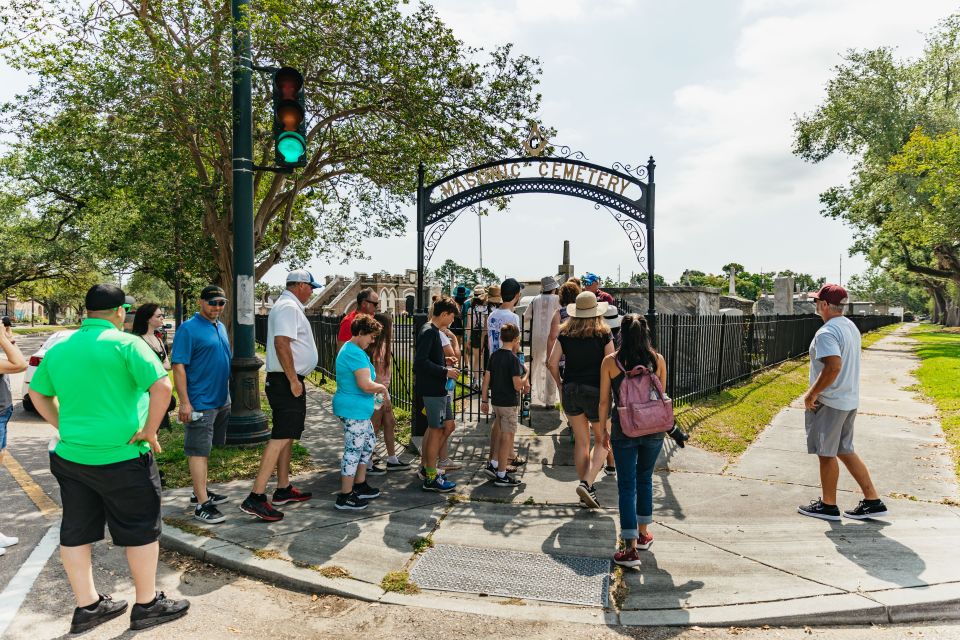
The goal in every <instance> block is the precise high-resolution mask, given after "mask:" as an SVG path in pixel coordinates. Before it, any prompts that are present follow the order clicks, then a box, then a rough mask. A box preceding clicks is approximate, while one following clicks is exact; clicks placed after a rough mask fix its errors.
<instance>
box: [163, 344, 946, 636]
mask: <svg viewBox="0 0 960 640" xmlns="http://www.w3.org/2000/svg"><path fill="white" fill-rule="evenodd" d="M915 366H916V358H915V357H914V356H913V354H912V352H911V346H910V341H909V338H907V337H906V329H905V328H901V329H899V330H897V331H896V332H895V333H894V334H893V335H891V336H890V337H888V338H885V339H884V340H881V341H880V342H878V343H877V344H875V345H874V346H873V347H871V348H870V349H869V350H867V351H866V352H865V354H864V359H863V385H862V404H861V411H860V414H861V415H860V417H859V418H858V421H857V437H856V444H857V447H858V450H859V451H860V452H861V454H862V455H863V457H864V460H865V461H866V463H867V464H868V466H869V467H870V469H871V472H872V474H873V476H874V480H875V482H876V484H877V486H878V487H879V488H880V491H881V493H882V494H883V496H884V500H885V501H886V502H887V505H888V506H889V507H890V510H891V512H892V515H891V516H890V518H889V520H885V521H863V522H860V521H853V520H844V521H843V522H834V523H828V522H824V521H820V520H814V519H811V518H805V517H802V516H800V515H798V514H797V513H796V507H797V505H799V504H801V503H807V502H809V500H810V499H812V498H815V497H817V496H818V495H819V489H818V478H817V465H816V460H815V459H814V458H813V457H812V456H809V455H807V454H806V452H805V441H804V437H803V426H802V425H803V412H802V406H801V405H800V404H799V402H795V403H794V405H793V406H791V407H788V408H786V409H784V410H783V411H781V412H780V414H779V415H777V416H776V418H775V419H774V420H773V421H772V423H771V425H770V426H769V427H768V428H767V429H766V431H765V432H764V433H763V434H762V436H761V437H760V438H759V439H758V440H757V441H756V442H755V443H754V444H753V446H751V447H750V448H749V449H748V450H747V452H746V453H745V454H744V455H743V456H742V457H741V458H740V459H739V460H736V461H734V462H733V463H731V462H730V461H729V460H727V459H726V458H725V457H721V456H718V455H716V454H712V453H710V452H707V451H702V450H698V449H696V448H693V447H689V446H688V447H687V448H686V449H683V450H679V449H676V448H675V447H674V446H673V444H672V442H670V443H669V445H667V446H665V450H664V453H663V455H662V457H661V461H660V462H661V464H660V468H659V469H658V472H657V478H656V479H655V484H654V488H655V496H654V502H655V504H654V517H655V518H656V524H655V525H654V526H653V527H652V528H651V532H652V533H653V534H654V536H655V537H656V543H655V544H654V546H653V547H652V548H651V550H650V551H648V552H644V553H643V556H642V557H643V566H642V567H640V568H639V569H638V570H625V571H624V572H623V580H622V584H620V585H619V587H620V588H619V589H618V590H617V594H616V596H615V597H613V598H611V599H610V602H611V606H610V607H609V608H608V609H606V610H604V609H601V608H591V607H577V606H569V605H561V604H556V603H550V602H545V601H536V600H524V601H517V600H509V599H505V598H499V597H487V596H485V595H483V594H463V593H452V592H440V591H426V590H424V591H422V592H421V593H419V594H417V595H401V594H397V593H385V592H384V591H383V590H382V589H381V588H380V586H379V585H380V581H381V579H382V578H383V577H384V575H386V574H387V573H390V572H393V571H399V570H407V569H409V568H410V567H411V566H412V565H413V563H414V562H416V560H417V556H416V555H415V554H414V552H413V548H412V544H411V541H412V540H416V539H417V538H419V537H424V536H432V539H433V541H434V543H437V544H449V545H460V546H467V547H479V548H485V549H495V550H500V549H502V550H511V551H525V552H531V553H535V554H550V555H555V554H562V555H568V556H589V557H601V558H608V557H610V556H611V554H612V553H613V550H614V547H615V544H616V540H617V534H618V528H619V524H618V517H617V510H616V500H617V489H616V479H615V478H614V477H608V478H602V479H600V480H598V483H597V487H598V491H599V497H600V500H601V503H602V504H603V506H604V507H605V508H604V509H600V510H597V511H593V512H590V511H587V510H584V509H582V508H580V507H579V506H578V504H577V503H578V498H577V496H576V494H575V492H574V489H575V486H576V474H575V471H574V468H573V466H572V445H571V444H570V441H569V438H568V435H567V434H568V429H567V428H566V425H565V424H563V423H562V421H561V420H560V419H559V417H558V415H557V413H556V412H552V411H544V412H537V414H536V415H535V420H534V424H533V427H532V428H526V427H521V433H520V434H519V437H518V443H519V447H520V450H521V453H522V454H524V455H526V456H528V458H529V460H530V462H529V463H528V465H527V467H526V469H525V470H524V472H523V473H522V474H521V475H520V478H521V479H522V480H523V482H524V485H523V486H522V487H520V488H518V489H517V490H510V489H502V488H497V487H494V486H492V485H491V484H490V483H489V482H487V481H486V478H485V477H484V476H483V474H482V473H480V466H481V463H482V460H483V458H484V453H485V446H486V445H485V443H486V439H487V433H488V426H487V425H486V424H485V423H484V422H481V423H480V424H473V425H462V426H460V427H459V428H458V431H457V440H456V453H455V454H454V456H453V457H454V458H456V459H458V460H460V461H462V462H463V463H464V469H463V470H462V471H458V472H453V473H451V474H450V476H451V479H453V480H454V481H456V482H457V483H458V484H459V486H458V490H457V493H456V494H455V495H453V496H449V497H448V496H441V495H437V494H432V493H425V492H423V491H421V490H420V487H419V482H418V481H417V480H416V477H415V474H414V471H413V469H414V468H415V467H414V468H411V470H410V471H408V472H397V473H391V474H388V475H387V476H383V477H377V478H371V483H372V484H374V485H375V486H378V487H381V488H382V489H383V491H384V494H383V496H382V497H381V498H379V499H377V500H374V501H373V502H372V503H371V506H370V507H369V508H368V509H367V510H365V511H361V512H342V511H337V510H335V509H334V508H333V497H334V493H335V492H336V490H337V488H338V483H339V456H340V452H341V446H342V430H341V427H340V426H339V423H338V422H337V421H336V419H335V418H333V416H332V414H331V413H330V397H329V396H326V395H325V394H323V393H322V392H320V391H318V390H313V391H312V393H311V399H310V404H311V408H310V412H309V413H310V418H309V420H310V425H309V426H308V429H307V433H308V434H309V435H308V437H306V438H305V439H304V444H305V445H306V446H307V447H308V448H309V449H310V451H311V453H312V454H313V455H314V457H315V459H316V461H317V463H318V465H319V466H320V471H318V472H316V473H313V474H310V475H307V476H304V477H301V478H297V479H296V480H295V482H296V484H297V485H298V486H299V487H301V488H303V489H307V490H311V491H313V492H314V499H313V500H311V501H310V502H307V503H304V504H301V505H297V506H291V507H290V508H284V511H285V512H286V517H285V518H284V519H283V520H282V521H281V522H278V523H273V524H267V523H263V522H259V521H255V520H253V519H252V518H249V517H248V516H246V515H244V514H242V513H241V512H239V511H238V510H237V505H238V504H239V501H240V500H242V499H243V497H244V496H245V495H246V493H247V492H248V491H249V489H250V482H249V481H243V482H234V483H230V484H226V485H220V486H217V487H215V489H216V491H217V492H219V493H226V494H229V495H230V497H231V499H232V500H231V502H229V503H227V504H225V505H223V507H222V510H223V511H224V513H225V514H226V515H227V516H228V520H227V521H226V522H225V523H223V524H219V525H206V526H205V525H202V524H201V523H199V522H197V521H195V520H193V519H192V518H191V517H190V513H191V510H190V507H189V503H188V498H189V495H190V489H188V488H187V489H179V490H174V491H169V492H168V493H167V497H166V499H165V501H164V515H165V517H167V518H168V522H175V521H177V520H179V521H180V522H185V523H188V524H189V525H191V526H190V527H185V529H188V530H193V531H194V532H198V530H202V531H203V533H204V534H205V535H194V534H192V533H188V532H187V531H185V530H182V529H180V528H177V527H176V526H167V527H165V529H164V537H163V544H164V545H165V546H167V547H170V548H173V549H176V550H178V551H181V552H185V553H189V554H192V555H195V556H198V557H200V558H202V559H204V560H207V561H209V562H213V563H216V564H221V565H224V566H226V567H228V568H232V569H237V570H240V571H243V572H246V573H249V574H252V575H255V576H258V577H261V578H264V579H266V580H268V581H271V582H274V583H277V584H282V585H285V586H290V587H294V588H299V589H303V590H307V591H313V592H330V593H336V594H341V595H348V596H352V597H356V598H360V599H365V600H376V601H380V602H384V603H398V604H411V605H416V606H420V607H427V608H436V609H448V610H456V611H467V612H475V613H483V614H488V615H496V616H502V617H509V618H524V619H544V618H548V619H553V620H568V621H577V622H594V623H597V624H624V625H682V624H691V625H694V624H695V625H748V624H751V623H769V624H791V623H794V624H838V623H852V622H861V623H864V622H865V623H871V622H875V623H888V622H898V621H911V620H920V619H933V618H942V617H958V616H960V558H958V557H957V555H956V553H955V550H956V549H957V548H960V506H958V504H960V502H958V498H960V495H958V490H957V483H956V479H955V477H954V475H953V467H952V462H951V459H950V455H949V452H948V450H947V448H946V444H945V443H944V439H943V434H942V432H941V430H940V427H939V424H938V423H937V421H936V417H935V413H936V412H935V409H934V407H932V406H931V405H929V404H927V403H924V402H922V401H919V400H918V399H917V398H915V397H914V394H913V393H912V392H910V391H907V390H906V389H905V387H908V386H909V385H912V384H914V383H915V379H914V378H913V377H912V376H911V375H910V373H909V371H910V370H911V369H913V368H914V367H915ZM668 442H669V441H668ZM841 478H842V480H841V490H842V491H841V498H840V502H841V508H844V507H852V506H854V505H855V504H856V502H857V501H858V500H859V495H858V494H857V492H856V487H855V485H853V483H852V481H851V480H850V478H849V476H847V475H846V474H845V472H844V474H843V475H842V476H841ZM271 490H272V487H271ZM333 567H339V568H342V569H343V570H345V571H346V572H347V573H348V574H349V577H344V578H327V577H324V575H322V574H321V572H319V571H318V569H322V568H333ZM518 604H522V605H525V606H517V605H518Z"/></svg>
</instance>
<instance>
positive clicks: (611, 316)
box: [603, 305, 623, 329]
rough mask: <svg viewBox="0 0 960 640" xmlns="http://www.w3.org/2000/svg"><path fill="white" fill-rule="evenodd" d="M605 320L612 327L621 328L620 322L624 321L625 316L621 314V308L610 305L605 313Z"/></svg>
mask: <svg viewBox="0 0 960 640" xmlns="http://www.w3.org/2000/svg"><path fill="white" fill-rule="evenodd" d="M603 321H604V322H605V323H606V325H607V326H608V327H610V328H611V329H619V328H620V323H621V322H622V321H623V316H622V315H620V310H619V309H617V308H616V307H615V306H613V305H608V306H607V310H606V312H604V314H603Z"/></svg>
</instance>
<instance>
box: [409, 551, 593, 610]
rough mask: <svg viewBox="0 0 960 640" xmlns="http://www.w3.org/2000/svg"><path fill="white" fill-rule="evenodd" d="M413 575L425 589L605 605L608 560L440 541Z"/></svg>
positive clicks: (418, 565) (414, 580) (420, 562)
mask: <svg viewBox="0 0 960 640" xmlns="http://www.w3.org/2000/svg"><path fill="white" fill-rule="evenodd" d="M410 580H411V582H414V583H416V584H417V585H418V586H419V587H420V588H422V589H435V590H438V591H457V592H460V593H480V594H487V595H492V596H504V597H506V598H526V599H530V600H546V601H548V602H562V603H564V604H578V605H584V606H588V607H606V606H607V592H608V591H609V581H610V560H608V559H606V558H586V557H582V556H560V555H552V554H546V553H523V552H520V551H503V550H497V549H476V548H474V547H461V546H457V545H448V544H438V545H437V546H435V547H433V548H432V549H429V550H427V552H426V553H425V554H423V556H421V557H420V559H419V560H417V563H416V564H415V565H414V566H413V569H412V570H411V571H410Z"/></svg>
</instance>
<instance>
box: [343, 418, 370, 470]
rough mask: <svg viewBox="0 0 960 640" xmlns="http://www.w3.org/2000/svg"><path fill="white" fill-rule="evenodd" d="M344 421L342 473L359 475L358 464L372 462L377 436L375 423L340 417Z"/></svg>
mask: <svg viewBox="0 0 960 640" xmlns="http://www.w3.org/2000/svg"><path fill="white" fill-rule="evenodd" d="M340 422H342V423H343V458H341V460H340V475H344V476H355V475H357V465H361V464H364V465H366V464H370V457H371V456H372V455H373V447H374V445H375V444H376V442H377V436H376V434H375V433H374V432H373V423H372V422H371V421H370V420H369V419H367V420H353V419H351V418H340Z"/></svg>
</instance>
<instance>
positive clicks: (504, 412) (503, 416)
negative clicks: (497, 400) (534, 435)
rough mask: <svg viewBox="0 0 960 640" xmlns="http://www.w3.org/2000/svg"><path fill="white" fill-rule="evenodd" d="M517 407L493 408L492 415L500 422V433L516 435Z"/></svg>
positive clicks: (518, 418) (517, 422)
mask: <svg viewBox="0 0 960 640" xmlns="http://www.w3.org/2000/svg"><path fill="white" fill-rule="evenodd" d="M519 410H520V408H519V407H497V406H494V407H493V415H494V418H495V419H496V420H498V421H499V422H500V432H501V433H516V432H517V427H518V426H519V425H520V416H519V415H518V412H519Z"/></svg>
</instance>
